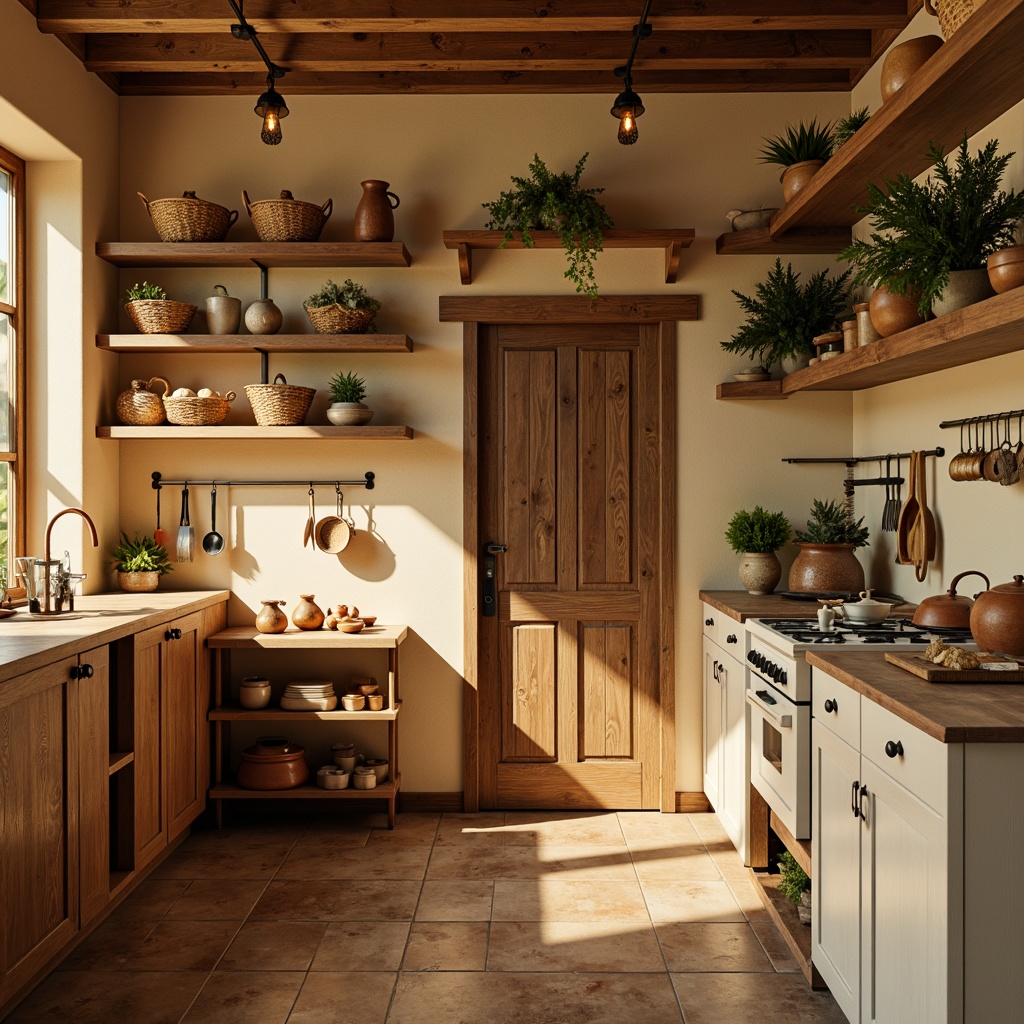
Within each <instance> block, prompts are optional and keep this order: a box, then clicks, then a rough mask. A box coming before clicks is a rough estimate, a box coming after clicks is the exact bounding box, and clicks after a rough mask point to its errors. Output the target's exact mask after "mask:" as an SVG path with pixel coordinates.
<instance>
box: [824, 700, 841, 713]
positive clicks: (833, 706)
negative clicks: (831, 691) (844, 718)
mask: <svg viewBox="0 0 1024 1024" xmlns="http://www.w3.org/2000/svg"><path fill="white" fill-rule="evenodd" d="M825 710H826V711H827V712H828V713H829V714H830V715H831V714H832V712H833V711H838V710H839V705H838V704H837V703H836V702H835V701H834V700H833V699H832V698H831V697H828V698H826V700H825Z"/></svg>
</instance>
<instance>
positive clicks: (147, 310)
mask: <svg viewBox="0 0 1024 1024" xmlns="http://www.w3.org/2000/svg"><path fill="white" fill-rule="evenodd" d="M124 301H125V306H124V308H125V311H126V312H127V313H128V316H129V317H130V318H131V321H132V323H133V324H134V325H135V328H136V330H138V331H140V332H141V333H142V334H183V333H184V332H185V331H187V330H188V325H189V324H190V323H192V317H194V316H195V315H196V309H197V308H198V307H196V306H193V305H192V303H191V302H177V301H176V300H174V299H169V298H167V292H165V291H164V290H163V288H161V287H160V285H158V284H150V283H149V282H148V281H143V282H141V283H139V282H136V283H135V284H133V285H132V286H131V288H129V289H128V291H127V292H125V297H124Z"/></svg>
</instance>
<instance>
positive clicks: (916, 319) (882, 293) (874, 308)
mask: <svg viewBox="0 0 1024 1024" xmlns="http://www.w3.org/2000/svg"><path fill="white" fill-rule="evenodd" d="M919 298H920V297H919V296H918V295H897V294H896V293H895V292H890V291H889V289H888V288H886V287H885V285H884V284H883V285H880V286H879V287H878V288H876V289H875V290H874V291H873V292H872V293H871V300H870V302H869V303H868V313H869V315H870V317H871V326H872V327H874V329H875V330H876V331H878V333H879V334H880V335H881V336H882V337H883V338H888V337H889V336H890V335H892V334H899V333H900V331H906V330H908V329H909V328H911V327H916V326H917V325H918V324H923V323H924V317H923V316H921V314H920V313H919V312H918V311H917V303H918V301H919Z"/></svg>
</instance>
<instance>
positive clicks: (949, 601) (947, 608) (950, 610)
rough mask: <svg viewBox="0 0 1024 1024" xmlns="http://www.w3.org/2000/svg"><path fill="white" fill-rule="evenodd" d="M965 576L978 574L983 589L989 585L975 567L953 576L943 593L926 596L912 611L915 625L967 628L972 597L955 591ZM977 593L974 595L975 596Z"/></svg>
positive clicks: (972, 602)
mask: <svg viewBox="0 0 1024 1024" xmlns="http://www.w3.org/2000/svg"><path fill="white" fill-rule="evenodd" d="M965 576H980V577H981V578H982V579H983V580H984V581H985V589H986V590H988V588H989V587H990V586H991V584H990V583H989V581H988V577H987V576H986V575H985V574H984V573H983V572H978V571H977V570H976V569H968V570H967V572H962V573H960V575H959V576H954V577H953V582H952V583H950V585H949V590H947V591H946V593H944V594H936V595H935V596H934V597H926V598H925V599H924V600H923V601H922V602H921V603H920V604H919V605H918V606H917V609H916V611H915V612H914V618H913V619H912V620H911V621H912V622H913V623H914V625H915V626H935V627H937V628H939V629H969V628H970V625H971V609H972V608H973V607H974V598H970V597H966V596H965V595H964V594H958V593H957V592H956V585H957V584H958V583H959V582H960V581H961V580H962V579H963V578H964V577H965ZM977 596H978V595H977V594H975V595H974V597H975V598H977Z"/></svg>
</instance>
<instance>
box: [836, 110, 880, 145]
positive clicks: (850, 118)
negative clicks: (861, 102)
mask: <svg viewBox="0 0 1024 1024" xmlns="http://www.w3.org/2000/svg"><path fill="white" fill-rule="evenodd" d="M870 119H871V114H870V113H869V112H868V108H867V107H861V108H860V110H854V111H851V112H850V113H849V114H847V115H846V117H841V118H839V120H838V121H836V126H835V128H834V129H833V131H832V141H833V143H834V145H833V148H832V151H833V153H834V152H835V151H836V150H837V149H839V147H840V146H844V145H846V143H847V142H849V141H850V139H852V138H853V137H854V135H856V134H857V132H859V131H860V129H861V128H863V127H864V125H866V124H867V123H868V121H869V120H870Z"/></svg>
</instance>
